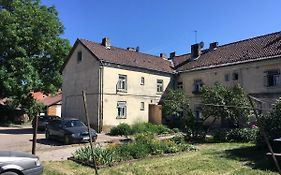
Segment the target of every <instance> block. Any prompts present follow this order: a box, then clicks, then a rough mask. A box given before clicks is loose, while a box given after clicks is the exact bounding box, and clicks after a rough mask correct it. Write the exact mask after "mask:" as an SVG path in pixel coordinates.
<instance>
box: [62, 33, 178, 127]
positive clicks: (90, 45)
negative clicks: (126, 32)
mask: <svg viewBox="0 0 281 175" xmlns="http://www.w3.org/2000/svg"><path fill="white" fill-rule="evenodd" d="M161 56H162V58H161V57H157V56H153V55H149V54H145V53H141V52H139V50H138V49H133V48H128V49H121V48H117V47H113V46H111V45H110V42H109V39H108V38H104V39H103V40H102V43H95V42H92V41H88V40H84V39H77V41H76V42H75V44H74V46H73V48H72V50H71V52H70V54H69V56H68V58H67V60H66V62H65V64H64V66H63V69H62V75H63V84H62V93H63V95H62V102H63V107H62V116H63V117H75V118H80V119H81V120H82V121H84V122H85V112H84V107H83V99H82V90H85V91H86V92H87V102H88V103H87V107H88V111H89V118H90V122H91V124H92V125H93V126H94V127H95V128H96V129H98V130H99V131H100V130H101V129H102V128H103V129H104V128H107V127H111V126H115V125H118V124H119V123H124V122H125V123H128V124H133V123H134V122H137V121H146V122H147V121H148V120H149V106H151V105H153V104H158V102H159V101H160V99H161V97H162V94H163V93H164V92H165V90H166V89H167V87H168V86H169V85H170V83H171V79H172V77H173V73H174V69H173V68H172V64H171V61H168V60H167V59H166V58H165V57H164V55H163V54H162V55H161Z"/></svg>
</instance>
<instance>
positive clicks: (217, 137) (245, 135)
mask: <svg viewBox="0 0 281 175" xmlns="http://www.w3.org/2000/svg"><path fill="white" fill-rule="evenodd" d="M256 137H257V129H254V128H235V129H230V130H226V129H221V130H218V131H216V132H215V134H214V141H216V142H254V141H255V140H256Z"/></svg>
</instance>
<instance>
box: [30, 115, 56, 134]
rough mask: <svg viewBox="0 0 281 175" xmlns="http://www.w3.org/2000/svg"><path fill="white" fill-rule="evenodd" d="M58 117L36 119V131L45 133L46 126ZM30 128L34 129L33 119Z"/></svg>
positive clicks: (49, 116)
mask: <svg viewBox="0 0 281 175" xmlns="http://www.w3.org/2000/svg"><path fill="white" fill-rule="evenodd" d="M58 118H59V117H58V116H56V115H43V116H39V117H38V130H40V131H45V129H46V126H47V124H48V123H49V122H50V121H52V120H55V119H58ZM32 127H33V128H34V127H35V118H34V119H33V121H32Z"/></svg>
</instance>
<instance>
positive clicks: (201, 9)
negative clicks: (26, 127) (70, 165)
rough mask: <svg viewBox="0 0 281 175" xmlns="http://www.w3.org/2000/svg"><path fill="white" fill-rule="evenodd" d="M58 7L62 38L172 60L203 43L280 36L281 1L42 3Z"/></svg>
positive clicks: (74, 0) (73, 0) (57, 0)
mask: <svg viewBox="0 0 281 175" xmlns="http://www.w3.org/2000/svg"><path fill="white" fill-rule="evenodd" d="M42 3H43V4H44V5H47V6H50V5H55V6H56V8H57V10H58V12H59V18H60V20H61V21H62V23H63V24H64V26H65V34H64V35H63V37H65V38H67V39H69V40H70V42H71V44H73V43H74V42H75V40H76V39H77V38H85V39H89V40H92V41H96V42H101V39H102V38H103V37H109V38H110V40H111V43H112V45H114V46H117V47H122V48H127V47H136V46H139V47H140V51H141V52H146V53H150V54H154V55H158V54H159V53H160V52H164V53H166V54H167V55H168V54H169V53H170V52H172V51H176V53H177V54H184V53H187V52H190V45H191V44H194V43H195V32H194V31H195V30H197V41H198V42H200V41H203V42H204V43H205V48H207V47H208V45H209V43H210V42H213V41H218V42H219V44H220V45H222V44H227V43H230V42H235V41H238V40H242V39H247V38H250V37H254V36H258V35H263V34H268V33H273V32H277V31H281V10H280V7H281V1H280V0H233V1H230V0H229V1H226V0H201V1H198V0H42Z"/></svg>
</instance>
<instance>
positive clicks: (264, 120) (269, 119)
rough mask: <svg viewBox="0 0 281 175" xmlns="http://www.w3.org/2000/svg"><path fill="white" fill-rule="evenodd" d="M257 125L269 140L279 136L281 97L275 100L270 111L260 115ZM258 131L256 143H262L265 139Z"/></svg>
mask: <svg viewBox="0 0 281 175" xmlns="http://www.w3.org/2000/svg"><path fill="white" fill-rule="evenodd" d="M258 126H259V128H260V129H263V130H264V131H265V133H266V135H267V137H268V139H269V140H270V141H272V140H273V139H276V138H280V137H281V97H280V98H279V99H278V100H277V101H276V103H275V104H274V107H273V110H272V111H271V112H269V113H267V114H264V115H261V116H260V118H259V120H258ZM260 132H261V131H260ZM260 132H259V134H258V138H257V143H258V145H264V144H265V141H264V138H263V137H262V135H261V134H260Z"/></svg>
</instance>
